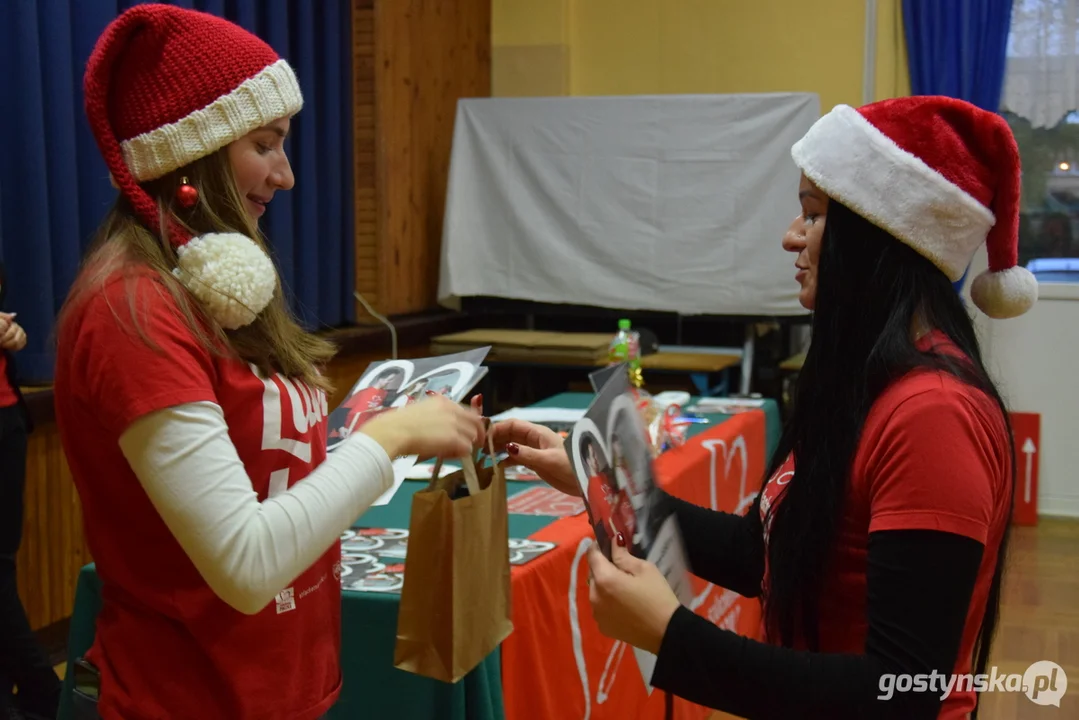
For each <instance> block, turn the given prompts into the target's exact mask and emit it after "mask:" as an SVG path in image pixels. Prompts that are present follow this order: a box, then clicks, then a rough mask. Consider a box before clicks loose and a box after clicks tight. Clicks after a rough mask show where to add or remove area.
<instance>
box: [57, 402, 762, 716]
mask: <svg viewBox="0 0 1079 720" xmlns="http://www.w3.org/2000/svg"><path fill="white" fill-rule="evenodd" d="M591 398H592V395H591V394H590V393H562V394H560V395H555V396H553V397H550V398H547V399H546V400H543V401H541V402H539V403H537V404H536V406H537V407H566V408H585V407H587V406H588V403H589V402H590V400H591ZM764 409H765V414H766V424H767V430H766V432H767V440H768V445H767V447H768V454H769V456H770V455H771V453H772V452H773V451H774V450H775V447H776V444H777V443H778V439H779V432H780V424H779V407H778V405H776V403H775V402H773V401H770V400H769V401H767V402H766V403H765V408H764ZM712 417H715V418H716V422H722V418H724V417H725V416H723V415H716V416H712ZM714 426H715V423H709V424H707V425H706V424H700V425H692V426H690V432H691V434H696V433H698V432H702V431H703V430H705V429H707V428H709V427H714ZM534 484H535V483H520V482H513V483H511V484H510V487H509V489H508V494H509V495H510V496H512V495H515V494H516V493H518V492H522V491H524V490H526V489H528V488H529V487H531V486H533V485H534ZM425 486H426V483H425V482H421V481H405V483H404V484H403V485H402V486H401V488H400V490H398V492H397V494H396V495H395V496H394V497H393V499H392V500H391V501H390V502H389V504H387V505H383V506H379V507H374V508H371V509H370V510H368V511H367V512H366V513H364V515H363V516H361V517H360V518H359V520H358V521H357V522H356V525H358V526H366V527H382V528H407V527H408V524H409V516H410V514H411V507H412V505H411V501H412V494H413V493H415V492H416V491H417V490H419V489H421V488H423V487H425ZM553 520H554V518H550V517H543V516H530V515H510V517H509V534H510V537H513V538H527V537H529V536H530V535H532V534H533V533H535V532H537V531H538V530H540V529H541V528H543V527H545V526H546V525H548V524H549V523H550V522H552V521H553ZM100 603H101V600H100V581H99V580H98V577H97V574H96V573H95V571H94V567H93V565H88V566H86V567H85V568H83V569H82V572H81V573H80V575H79V583H78V588H77V591H76V600H75V608H74V611H73V613H72V619H71V631H70V637H69V643H68V662H69V666H70V663H71V662H73V661H74V660H76V659H77V658H79V657H80V656H81V655H82V654H83V653H84V652H86V650H87V649H88V648H89V647H90V645H91V643H92V642H93V638H94V619H95V617H96V616H97V613H98V611H99V610H100ZM398 604H399V596H397V595H390V594H379V593H360V592H355V591H345V592H344V593H343V595H342V607H341V625H342V627H341V667H342V673H343V675H344V682H343V688H342V691H341V698H340V700H339V701H338V703H337V704H336V705H335V706H334V708H333V709H332V710H331V712H330V717H331V718H335V719H337V718H340V719H342V720H344V719H346V718H347V719H348V720H352V718H361V717H363V718H368V717H370V718H383V717H386V718H390V717H393V718H436V717H437V718H452V719H453V720H457V719H464V718H468V719H469V720H501V719H502V718H503V716H504V715H503V708H502V681H501V661H500V653H499V652H498V651H496V652H494V653H492V654H491V655H490V656H489V657H488V658H487V659H486V660H485V661H484V662H483V663H482V664H481V665H480V666H479V667H477V668H476V669H475V670H473V671H472V672H471V673H470V674H469V675H468V676H466V677H465V678H464V679H463V680H462V681H461V682H459V683H457V684H456V685H450V684H446V683H441V682H437V681H434V680H430V679H428V678H424V677H420V676H417V675H413V674H412V673H408V672H405V671H403V670H398V669H396V668H395V667H394V666H393V652H394V644H395V642H396V633H397V608H398ZM70 694H71V674H70V673H68V674H66V677H65V681H64V696H63V700H62V702H61V707H60V714H59V716H58V720H68V719H69V718H70V717H71V705H70Z"/></svg>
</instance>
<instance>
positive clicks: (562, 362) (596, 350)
mask: <svg viewBox="0 0 1079 720" xmlns="http://www.w3.org/2000/svg"><path fill="white" fill-rule="evenodd" d="M611 337H612V335H611V334H609V333H585V332H552V331H546V330H500V329H483V328H477V329H473V330H466V331H464V332H459V333H450V334H448V335H439V336H437V337H435V338H432V341H431V343H432V344H431V352H432V353H434V354H449V353H455V352H461V351H463V350H471V349H474V348H479V347H483V346H485V345H489V346H490V348H491V349H490V351H489V352H488V354H487V359H486V360H485V361H484V364H486V365H488V366H490V367H499V366H502V367H536V366H543V365H552V366H557V367H560V368H566V369H579V370H593V369H595V368H601V367H606V366H607V364H608V363H609V362H610V361H609V359H608V356H607V349H608V344H609V343H610V340H611ZM737 365H741V366H742V372H743V374H745V373H748V372H749V371H750V365H749V364H747V363H746V362H745V350H743V351H742V352H740V353H731V352H723V351H717V349H715V348H692V347H680V346H678V345H668V346H661V347H660V348H659V350H658V351H657V352H654V353H651V354H648V355H643V356H641V369H642V370H643V371H646V372H649V371H651V372H659V373H668V374H688V375H689V376H690V379H691V380H692V381H693V384H694V386H695V387H696V388H697V390H698V391H699V392H700V394H702V395H717V394H718V395H722V394H726V393H727V392H728V390H729V388H730V381H729V370H730V369H731V368H732V367H735V366H737ZM713 373H722V379H721V381H720V383H719V384H718V385H716V386H715V387H711V386H710V385H709V382H708V376H709V375H710V374H713Z"/></svg>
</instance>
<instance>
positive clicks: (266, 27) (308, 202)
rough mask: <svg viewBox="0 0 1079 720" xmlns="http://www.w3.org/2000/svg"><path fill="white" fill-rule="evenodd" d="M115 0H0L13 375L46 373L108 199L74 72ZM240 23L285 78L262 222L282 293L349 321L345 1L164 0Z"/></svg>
mask: <svg viewBox="0 0 1079 720" xmlns="http://www.w3.org/2000/svg"><path fill="white" fill-rule="evenodd" d="M135 4H138V3H136V2H131V1H127V2H124V1H122V0H119V1H118V0H93V1H92V2H86V1H85V0H41V1H40V2H32V1H30V0H11V1H7V0H5V1H4V2H0V68H3V72H2V73H0V97H6V98H8V99H9V100H10V102H8V103H7V104H6V105H5V109H4V112H2V113H0V137H3V138H5V139H6V142H5V150H4V155H5V157H4V160H3V162H0V260H2V261H3V262H4V264H5V265H6V267H7V274H8V279H9V280H8V285H9V295H8V301H7V307H6V308H5V309H6V310H8V311H13V312H17V313H18V316H19V322H20V323H22V325H23V327H24V328H25V329H26V332H27V338H28V344H27V348H26V349H25V350H23V351H22V352H20V353H19V354H18V363H19V370H20V378H19V379H20V382H23V383H27V384H33V383H43V382H49V381H50V380H51V378H52V372H53V362H54V356H53V353H52V347H53V337H52V330H53V322H54V319H55V316H56V312H57V311H58V309H59V307H60V306H61V304H62V303H63V300H64V298H65V297H66V295H67V291H68V288H69V287H70V285H71V282H72V281H73V279H74V277H75V274H76V272H77V270H78V267H79V263H80V261H81V259H82V255H83V253H84V251H85V249H86V247H87V245H88V244H89V243H90V241H91V240H92V238H93V234H94V231H95V230H96V228H97V225H98V223H99V222H100V221H101V219H102V218H103V217H104V215H105V213H106V212H107V211H108V209H109V207H110V206H111V205H112V202H113V200H114V199H115V195H116V191H115V190H114V189H113V188H112V186H111V185H110V184H109V180H108V171H107V170H106V168H105V164H104V162H103V161H102V160H101V158H100V156H99V154H98V151H97V146H96V144H95V143H94V140H93V137H92V136H91V134H90V128H89V125H88V124H87V122H86V117H85V114H84V112H83V99H82V76H83V70H84V68H85V66H86V61H87V59H88V58H89V57H90V52H91V51H92V50H93V46H94V43H95V42H96V40H97V38H98V36H99V35H100V33H101V32H102V30H104V29H105V26H106V25H108V23H109V22H110V21H111V20H112V19H113V18H115V17H116V16H117V15H118V14H119V13H120V12H122V11H123V10H125V9H126V8H128V7H130V6H132V5H135ZM172 4H175V5H179V6H183V7H188V8H194V9H196V10H203V11H206V12H210V13H213V14H216V15H219V16H222V17H226V18H228V19H229V20H232V21H233V22H236V23H237V24H239V25H241V26H243V27H245V28H246V29H248V30H250V31H252V32H254V33H255V34H257V35H259V36H260V37H262V38H263V39H264V40H266V42H268V43H269V44H270V45H271V46H273V48H274V49H275V50H276V51H277V52H278V54H280V55H281V56H282V57H284V58H286V59H287V60H288V61H289V63H290V64H291V65H292V66H293V68H294V69H295V70H296V73H297V75H298V76H299V80H300V86H301V88H302V90H303V92H304V101H305V102H304V109H303V111H301V112H300V114H299V115H297V116H296V118H295V119H294V120H293V123H292V132H291V134H290V138H289V141H288V144H289V145H288V150H289V157H290V159H291V160H292V164H293V171H294V173H295V176H296V187H295V188H294V189H293V190H292V192H288V193H279V194H278V195H277V196H276V197H275V198H274V202H273V203H272V204H271V205H270V206H269V208H268V210H267V213H266V216H265V217H264V218H263V221H262V227H263V230H264V232H265V233H266V235H267V236H268V238H269V240H270V242H271V244H272V246H273V251H274V255H275V260H276V261H277V263H278V267H279V268H280V270H281V277H282V281H283V283H284V285H285V287H286V291H287V294H288V299H289V302H290V304H291V305H292V307H293V309H294V310H295V311H296V313H297V314H298V315H299V317H300V319H301V321H302V322H303V323H304V324H305V325H306V326H307V327H308V328H310V329H318V328H320V327H334V326H339V325H342V324H344V323H346V322H348V321H351V320H353V319H354V303H353V299H352V288H353V286H354V283H353V268H354V263H353V255H354V245H353V226H352V218H353V213H352V195H353V193H352V151H351V148H352V137H351V131H352V123H351V121H350V118H351V101H350V98H351V67H352V62H351V45H350V42H351V40H350V15H349V13H350V7H349V6H350V2H349V0H318V2H310V1H309V0H186V1H184V0H177V1H176V2H173V3H172Z"/></svg>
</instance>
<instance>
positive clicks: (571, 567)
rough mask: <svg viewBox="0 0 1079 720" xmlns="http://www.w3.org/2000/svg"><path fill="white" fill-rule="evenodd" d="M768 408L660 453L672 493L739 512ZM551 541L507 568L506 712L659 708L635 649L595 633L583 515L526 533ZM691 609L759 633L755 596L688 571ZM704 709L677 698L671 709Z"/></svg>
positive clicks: (622, 716) (660, 469)
mask: <svg viewBox="0 0 1079 720" xmlns="http://www.w3.org/2000/svg"><path fill="white" fill-rule="evenodd" d="M765 431H766V426H765V414H764V413H763V412H762V411H750V412H745V413H740V414H738V415H735V416H733V417H731V418H729V419H727V420H725V421H724V422H722V423H720V424H719V425H717V426H715V427H713V428H709V429H708V430H706V431H705V432H702V433H699V434H698V435H696V436H695V437H693V438H692V439H691V440H690V441H689V442H688V443H687V444H686V445H684V446H683V447H681V448H678V449H676V450H673V451H669V452H667V453H665V454H664V455H662V456H660V458H659V459H658V460H657V463H656V474H657V475H658V477H659V482H660V484H661V485H662V486H663V487H664V488H665V489H666V490H667V491H668V492H670V493H671V494H672V495H675V496H676V497H680V498H683V499H685V500H688V501H690V502H694V503H696V504H698V505H703V506H705V507H711V508H714V509H717V510H723V511H726V512H744V511H745V509H746V508H748V506H749V505H750V504H751V503H752V502H753V500H754V498H755V497H756V493H757V492H758V490H759V489H760V482H761V478H762V476H763V474H764V469H765V453H766V441H765V437H766V435H765ZM532 537H533V538H534V539H536V540H548V541H553V542H557V543H558V545H559V546H558V548H556V549H555V550H553V551H551V552H549V553H547V554H546V555H544V556H542V557H540V558H537V559H536V560H534V561H532V562H531V563H529V564H527V565H523V566H520V567H515V568H514V569H513V591H512V592H513V624H514V632H513V634H512V635H511V636H510V637H509V638H507V639H506V641H505V642H503V644H502V690H503V698H504V703H505V713H506V718H507V719H508V720H533V719H534V718H567V719H568V718H581V719H582V720H602V719H604V718H611V719H612V720H615V719H617V720H629V719H630V718H659V719H661V720H662V718H663V717H664V703H665V699H664V695H665V694H664V693H663V692H661V691H659V690H653V691H652V693H651V695H649V694H648V692H647V688H646V685H645V682H644V678H642V676H641V672H640V669H639V668H638V666H637V661H636V658H635V657H634V653H633V648H631V647H628V646H626V645H625V644H623V643H620V642H615V641H613V640H610V639H608V638H606V637H604V636H603V635H601V634H600V632H599V629H598V627H597V626H596V623H595V621H594V620H593V619H592V609H591V606H590V604H589V602H588V582H587V579H588V563H587V560H586V559H585V552H586V550H587V549H588V546H589V543H590V542H591V541H592V539H593V535H592V529H591V527H590V526H589V524H588V518H587V516H586V515H584V514H582V515H578V516H575V517H570V518H563V519H561V520H558V521H557V522H554V523H552V524H551V525H548V526H547V527H545V528H544V529H542V530H540V531H539V532H537V533H535V534H534V535H533V536H532ZM693 589H694V592H695V593H696V598H695V600H694V602H693V604H692V606H691V607H692V609H693V610H694V611H695V612H697V613H698V614H700V615H703V616H704V617H707V618H708V619H709V620H711V621H712V622H714V623H716V624H717V625H720V626H721V627H725V628H728V629H731V630H734V631H736V632H738V633H740V634H743V635H747V636H750V637H757V635H758V630H759V623H760V605H759V603H758V601H757V600H750V599H747V598H743V597H741V596H740V595H737V594H736V593H733V592H731V591H729V590H724V589H722V588H719V587H715V586H712V585H710V584H708V583H705V582H703V581H701V580H699V579H697V578H693ZM708 714H709V711H708V710H705V709H704V708H701V707H699V706H697V705H693V704H691V703H689V702H686V701H683V700H681V699H677V698H676V699H675V702H674V716H675V717H676V718H685V719H687V720H688V719H690V718H705V717H707V716H708Z"/></svg>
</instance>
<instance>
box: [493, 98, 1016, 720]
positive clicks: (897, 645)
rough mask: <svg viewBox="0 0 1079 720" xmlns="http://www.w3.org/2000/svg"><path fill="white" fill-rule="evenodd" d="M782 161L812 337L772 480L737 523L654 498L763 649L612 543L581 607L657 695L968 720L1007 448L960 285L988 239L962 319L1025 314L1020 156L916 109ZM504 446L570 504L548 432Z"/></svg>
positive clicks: (1002, 539) (989, 608)
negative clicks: (751, 608)
mask: <svg viewBox="0 0 1079 720" xmlns="http://www.w3.org/2000/svg"><path fill="white" fill-rule="evenodd" d="M792 155H793V157H794V161H795V163H796V164H797V166H798V167H799V168H800V169H801V171H802V173H803V175H802V179H801V187H800V189H799V196H798V199H799V202H800V204H801V207H802V212H801V213H800V214H799V215H798V217H797V218H796V219H795V220H794V222H793V223H792V224H791V227H790V229H789V230H788V232H787V234H786V236H785V237H784V239H783V246H784V247H785V248H786V249H787V250H789V251H790V252H792V253H794V254H795V255H796V258H795V261H794V264H795V267H796V268H797V273H796V277H797V281H798V282H799V284H800V288H801V289H800V299H801V303H802V305H804V306H805V307H806V308H807V309H809V310H812V311H813V313H814V315H813V338H812V344H811V346H810V348H809V350H808V353H807V355H806V360H805V365H804V367H803V370H802V372H801V374H800V376H799V381H798V386H797V391H796V396H795V400H794V408H793V413H792V417H791V418H790V420H789V422H788V424H787V426H786V428H785V429H784V432H783V435H782V438H781V441H780V444H779V449H778V452H777V453H776V455H775V456H774V457H773V458H772V461H771V467H770V469H769V472H768V478H769V480H768V481H767V482H766V483H765V485H764V488H763V490H762V492H761V493H760V495H759V496H758V497H757V499H756V501H755V503H754V505H753V506H752V507H751V509H750V511H749V512H748V513H747V514H746V515H745V516H744V517H743V516H739V515H731V514H726V513H722V512H716V511H713V510H711V509H706V508H702V507H697V506H694V505H691V504H689V503H687V502H684V501H681V500H678V499H675V498H673V497H670V496H666V497H665V498H664V501H665V502H666V503H669V505H668V507H669V508H670V509H671V510H673V512H675V513H676V515H677V518H678V521H679V524H680V526H681V529H682V532H683V535H684V538H685V545H686V550H687V552H688V555H689V560H690V564H691V567H692V569H693V572H694V573H695V574H697V575H698V576H700V577H702V578H704V579H706V580H708V581H710V582H712V583H714V584H716V585H719V586H721V587H725V588H730V589H732V590H735V591H737V592H739V593H741V594H742V595H745V596H747V597H760V598H761V599H762V604H763V615H764V617H763V622H762V627H761V639H760V641H757V640H751V639H747V638H743V637H739V636H738V635H736V634H734V633H732V632H729V631H727V630H722V629H720V628H719V627H717V626H715V625H713V624H711V623H710V622H709V621H708V620H706V619H704V618H703V617H700V616H698V615H695V614H694V613H693V612H692V611H690V610H688V609H687V608H685V607H683V606H681V605H680V604H679V602H678V600H677V598H676V597H675V595H674V593H673V592H672V591H671V589H670V588H669V587H668V585H667V582H666V581H665V580H664V578H663V576H662V575H661V574H660V573H659V571H658V570H657V569H656V568H655V567H654V566H653V565H650V564H648V563H646V562H644V561H643V560H639V559H637V558H635V557H633V556H631V555H630V554H629V553H628V552H626V551H625V550H624V549H622V548H617V549H616V552H615V553H614V556H613V562H609V561H607V560H606V559H605V558H604V556H603V555H602V554H601V553H599V552H595V551H593V552H591V553H590V555H589V558H590V567H591V575H592V580H591V600H592V605H593V612H594V614H595V617H596V620H597V621H598V624H599V627H600V629H601V630H602V631H603V632H605V633H606V634H608V635H611V636H612V637H615V638H617V639H620V640H623V641H625V642H628V643H630V644H632V645H635V646H636V647H639V648H643V649H645V650H648V651H651V652H653V653H656V654H657V655H658V658H657V663H656V666H655V671H654V674H653V675H652V677H651V678H650V680H651V683H652V685H653V686H655V687H657V688H660V689H662V690H666V691H668V692H670V693H672V694H674V695H677V696H680V697H683V698H686V699H688V700H691V701H694V702H697V703H700V704H702V705H706V706H709V707H712V708H716V709H719V710H723V711H725V712H729V713H732V714H735V715H738V716H739V717H747V718H810V717H812V718H816V717H821V718H904V719H905V720H910V719H912V718H948V719H949V720H958V719H959V718H967V717H969V713H972V712H976V706H977V693H978V692H981V691H985V690H986V689H988V683H989V682H991V678H992V676H993V674H991V673H990V670H989V668H988V667H987V663H988V656H989V648H990V643H991V640H992V637H993V632H994V629H995V627H996V622H997V612H998V607H999V601H1000V593H1001V578H1002V573H1003V568H1004V557H1005V549H1006V545H1007V536H1008V528H1009V520H1010V517H1011V508H1012V497H1013V482H1014V463H1015V459H1014V458H1015V453H1014V447H1013V439H1012V434H1011V431H1010V429H1009V424H1008V420H1007V414H1006V409H1005V406H1004V404H1003V402H1002V401H1001V398H1000V395H999V393H998V392H997V390H996V388H995V387H994V385H993V382H992V380H991V379H990V377H989V374H988V373H987V372H986V369H985V366H984V364H983V362H982V358H981V353H980V350H979V347H978V341H977V338H976V336H975V333H974V328H973V326H972V324H971V319H970V317H969V315H968V313H967V310H966V308H965V307H964V306H963V302H962V299H961V297H960V296H959V295H958V294H957V293H956V292H955V291H954V289H953V286H952V283H953V282H954V281H957V280H959V278H961V277H962V275H963V273H964V271H965V270H966V268H967V267H968V265H969V263H970V261H971V259H972V257H973V255H974V252H975V250H976V249H977V248H978V247H979V246H980V245H982V244H985V245H986V247H987V250H988V255H989V270H988V271H986V272H985V273H983V274H982V275H980V276H979V277H977V278H976V279H975V280H974V283H973V285H972V287H971V296H972V298H973V300H974V303H975V304H976V305H977V306H978V307H979V308H980V309H981V310H982V311H983V312H985V313H986V314H988V315H989V316H991V317H995V318H1007V317H1014V316H1016V315H1020V314H1022V313H1023V312H1025V311H1026V310H1027V309H1029V308H1030V307H1031V306H1032V304H1033V303H1034V302H1035V300H1036V298H1037V282H1036V281H1035V280H1034V277H1033V276H1032V275H1031V274H1030V273H1029V272H1028V271H1027V270H1025V269H1024V268H1021V267H1017V266H1016V256H1017V252H1016V250H1017V227H1018V209H1019V186H1020V185H1019V154H1018V149H1017V147H1016V143H1015V140H1014V138H1013V137H1012V134H1011V132H1010V130H1009V128H1008V126H1007V124H1006V123H1005V122H1004V120H1003V119H1002V118H1001V117H1000V116H999V115H996V114H995V113H990V112H985V111H982V110H980V109H978V108H976V107H974V106H972V105H970V104H968V103H965V102H961V101H958V100H954V99H950V98H940V97H912V98H903V99H898V100H891V101H885V102H881V103H875V104H872V105H868V106H866V107H863V108H860V109H858V110H855V109H853V108H850V107H846V106H840V107H837V108H835V109H834V110H833V111H832V112H830V113H828V114H827V115H825V116H824V117H822V118H821V119H820V120H819V121H818V122H817V123H816V124H815V125H814V126H813V128H812V129H810V130H809V132H808V133H807V134H806V135H805V137H804V138H803V139H802V140H801V141H799V142H798V143H797V144H796V145H795V146H794V148H793V150H792ZM493 433H494V440H495V444H496V445H498V446H502V445H506V446H507V449H508V450H509V452H510V455H511V457H512V458H513V462H515V463H520V464H523V465H526V466H528V467H530V468H532V469H533V470H534V471H536V472H537V473H538V474H539V475H541V476H542V477H544V478H545V479H547V480H548V482H550V483H551V484H552V485H554V486H556V487H559V488H561V489H563V490H564V491H566V492H576V487H575V483H574V482H573V479H572V478H573V475H572V472H571V469H570V467H569V463H568V462H567V459H566V457H565V452H564V450H563V449H562V447H561V440H560V438H558V437H557V436H554V435H553V434H551V433H544V431H543V429H542V428H536V427H530V426H528V425H527V424H525V423H521V422H519V421H510V422H508V423H506V424H498V425H495V426H494V429H493ZM982 674H985V675H986V677H984V678H979V676H981V675H982ZM983 680H985V681H986V684H983V682H982V681H983ZM993 689H994V690H1003V689H1004V688H1002V687H1000V686H999V683H996V684H994V686H993Z"/></svg>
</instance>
